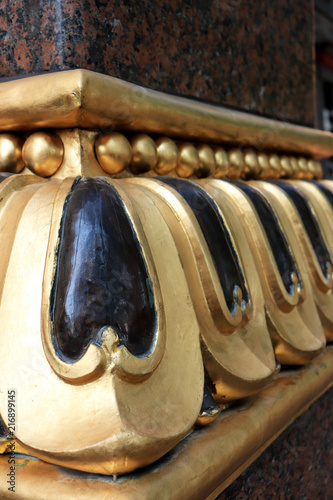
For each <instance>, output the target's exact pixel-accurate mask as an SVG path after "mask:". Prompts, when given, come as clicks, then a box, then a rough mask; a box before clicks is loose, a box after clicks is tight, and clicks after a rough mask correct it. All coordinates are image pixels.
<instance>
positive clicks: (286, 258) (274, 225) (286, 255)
mask: <svg viewBox="0 0 333 500" xmlns="http://www.w3.org/2000/svg"><path fill="white" fill-rule="evenodd" d="M230 182H232V184H233V185H235V186H237V187H238V188H239V189H241V190H242V191H243V193H244V194H246V196H247V197H248V198H249V199H250V200H251V202H252V205H253V206H254V208H255V210H256V212H257V214H258V217H259V219H260V221H261V224H262V226H263V228H264V231H265V233H266V236H267V239H268V242H269V245H270V247H271V250H272V253H273V255H274V259H275V262H276V264H277V267H278V270H279V273H280V276H281V279H282V282H283V284H284V286H285V289H286V291H287V293H288V294H289V295H293V294H294V292H295V285H294V283H293V280H292V273H296V276H297V279H298V283H299V285H300V287H302V288H303V284H302V280H301V276H300V273H299V270H298V267H297V265H296V262H295V259H294V257H293V255H292V253H291V251H290V247H289V244H288V241H287V239H286V236H285V234H284V232H283V230H282V228H281V225H280V223H279V221H278V218H277V216H276V214H275V211H274V209H273V207H272V205H271V204H270V203H269V202H268V200H267V198H266V197H265V196H264V195H263V194H262V193H261V192H259V191H258V190H257V189H255V188H253V187H252V186H249V185H248V184H246V183H245V182H239V181H230Z"/></svg>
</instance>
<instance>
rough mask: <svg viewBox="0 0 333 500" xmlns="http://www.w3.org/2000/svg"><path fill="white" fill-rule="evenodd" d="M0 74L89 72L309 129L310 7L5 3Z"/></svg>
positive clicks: (198, 1)
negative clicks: (62, 71)
mask: <svg viewBox="0 0 333 500" xmlns="http://www.w3.org/2000/svg"><path fill="white" fill-rule="evenodd" d="M0 10H1V15H0V35H1V36H0V40H1V42H0V75H2V76H12V75H22V74H32V73H36V72H43V71H58V70H63V69H72V68H78V67H81V68H86V69H90V70H94V71H98V72H100V73H105V74H109V75H113V76H116V77H119V78H122V79H125V80H128V81H131V82H135V83H139V84H142V85H146V86H148V87H151V88H154V89H159V90H164V91H168V92H172V93H176V94H180V95H184V96H189V97H195V98H199V99H202V100H206V101H210V102H214V103H219V104H224V105H229V106H233V107H236V108H240V109H246V110H250V111H254V112H257V113H260V114H263V115H267V116H271V117H276V118H278V119H284V120H288V121H291V122H298V123H303V124H308V125H313V122H314V82H313V53H312V48H313V28H312V17H313V9H312V0H280V1H279V2H272V1H271V0H260V1H258V0H213V1H206V0H182V1H180V0H178V1H176V0H171V1H170V0H154V1H151V0H136V1H134V0H121V1H120V0H52V1H51V0H29V1H23V0H10V1H9V0H0Z"/></svg>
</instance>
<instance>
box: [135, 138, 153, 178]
mask: <svg viewBox="0 0 333 500" xmlns="http://www.w3.org/2000/svg"><path fill="white" fill-rule="evenodd" d="M131 145H132V162H131V171H132V172H133V174H144V173H145V172H149V170H152V169H153V168H154V167H155V165H156V163H157V149H156V146H155V142H154V141H153V139H152V138H151V137H149V136H148V135H146V134H138V135H136V136H134V137H133V139H132V140H131Z"/></svg>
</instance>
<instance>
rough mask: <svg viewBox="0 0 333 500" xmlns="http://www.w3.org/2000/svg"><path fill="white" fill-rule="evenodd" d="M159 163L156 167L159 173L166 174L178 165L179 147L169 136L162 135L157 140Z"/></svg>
mask: <svg viewBox="0 0 333 500" xmlns="http://www.w3.org/2000/svg"><path fill="white" fill-rule="evenodd" d="M155 144H156V149H157V163H156V165H155V167H154V170H155V172H156V173H157V174H158V175H165V174H168V173H169V172H171V170H174V169H175V168H176V166H177V160H178V148H177V145H176V144H175V143H174V141H172V140H171V139H169V137H160V138H159V139H157V141H156V143H155Z"/></svg>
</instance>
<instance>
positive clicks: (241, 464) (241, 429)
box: [0, 347, 333, 500]
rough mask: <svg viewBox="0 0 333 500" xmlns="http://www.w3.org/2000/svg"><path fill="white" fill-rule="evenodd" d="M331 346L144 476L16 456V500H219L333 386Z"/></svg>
mask: <svg viewBox="0 0 333 500" xmlns="http://www.w3.org/2000/svg"><path fill="white" fill-rule="evenodd" d="M332 380H333V352H332V347H327V348H326V351H325V352H324V353H322V354H321V355H319V356H318V358H317V359H315V360H313V361H312V362H311V363H310V364H308V365H306V366H305V367H302V368H300V369H298V370H297V371H294V370H289V371H284V372H283V373H280V374H279V375H277V377H276V378H275V380H274V381H273V382H272V383H271V384H270V385H269V386H268V387H267V388H265V389H263V390H262V391H261V392H260V393H259V394H257V395H255V396H252V397H250V398H248V399H247V400H244V401H243V402H241V403H238V404H237V407H233V406H231V407H230V408H229V409H227V410H225V411H223V412H222V413H221V414H220V415H219V416H218V417H217V419H216V420H215V422H213V423H212V424H211V425H210V426H208V427H205V428H201V429H198V430H196V431H195V432H194V433H192V434H191V435H190V436H188V437H187V438H185V439H184V440H183V441H182V442H181V443H180V444H179V445H178V446H177V447H176V448H175V451H174V453H172V454H170V455H169V456H168V457H167V458H166V459H162V460H160V461H159V463H158V464H156V466H152V467H151V468H149V469H148V470H146V471H145V472H144V473H142V472H141V471H139V472H138V474H131V475H130V476H126V475H125V476H121V477H116V476H105V477H104V478H103V480H102V479H101V477H100V476H95V475H93V474H84V473H81V474H79V475H78V474H77V473H75V472H74V473H73V474H72V473H71V471H69V470H68V469H63V468H61V467H58V466H56V465H50V464H47V463H45V462H42V461H41V460H37V459H35V458H32V457H27V456H24V455H22V456H17V457H16V462H17V468H16V473H17V481H16V495H17V496H18V497H19V498H20V499H22V500H44V499H45V498H49V499H52V500H53V498H55V496H54V495H55V492H56V499H57V500H72V499H73V500H74V499H75V500H91V498H92V495H93V498H94V500H105V499H115V500H137V499H138V498H151V499H155V498H159V499H160V498H161V499H165V500H166V499H170V498H172V499H174V500H183V499H185V498H186V499H187V498H189V499H191V500H192V499H193V500H202V499H205V498H207V500H215V498H216V497H217V495H218V494H219V493H220V492H222V491H223V490H224V489H225V488H226V487H227V486H228V485H229V484H230V483H231V482H232V481H233V480H235V479H236V478H237V477H238V476H239V475H240V474H241V473H242V472H243V471H244V470H245V469H246V467H248V466H249V465H250V463H252V462H253V461H254V460H255V459H256V458H257V457H258V456H259V455H260V453H262V452H263V451H264V450H265V449H266V448H267V447H268V446H269V444H270V443H271V442H272V441H274V440H275V439H276V438H277V437H278V436H279V435H280V434H281V433H282V432H283V430H284V429H285V428H286V427H287V426H288V425H290V424H291V423H292V422H293V421H294V420H295V419H296V418H297V417H298V416H299V415H300V414H302V413H303V412H304V411H306V410H307V409H308V407H309V406H310V405H311V404H312V403H313V402H314V401H315V400H316V399H317V398H319V397H320V396H321V395H322V394H323V393H324V392H325V391H327V390H328V389H329V388H330V387H331V386H332ZM7 457H8V455H7V456H6V455H4V456H2V457H0V495H1V498H2V499H3V500H10V499H11V498H13V496H14V495H13V493H11V492H8V490H7V485H6V480H5V477H6V474H7V473H8V458H7Z"/></svg>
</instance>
